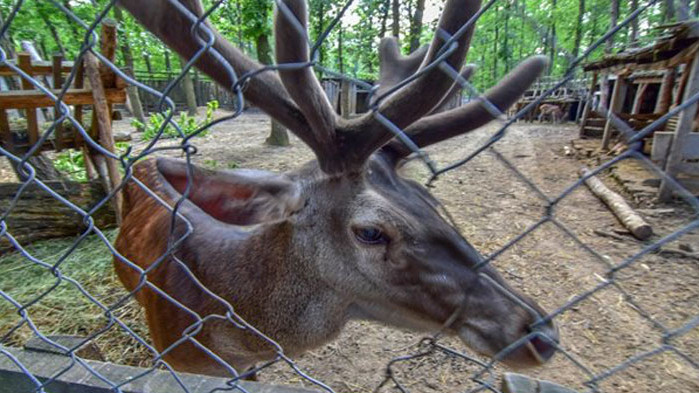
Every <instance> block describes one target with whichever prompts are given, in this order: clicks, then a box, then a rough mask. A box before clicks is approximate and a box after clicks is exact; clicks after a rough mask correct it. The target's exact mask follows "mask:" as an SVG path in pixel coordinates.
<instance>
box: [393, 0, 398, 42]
mask: <svg viewBox="0 0 699 393" xmlns="http://www.w3.org/2000/svg"><path fill="white" fill-rule="evenodd" d="M392 9H393V13H392V14H393V15H392V16H393V25H391V34H393V36H394V37H396V38H399V36H400V3H399V2H398V0H393V6H392Z"/></svg>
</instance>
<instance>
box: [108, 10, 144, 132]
mask: <svg viewBox="0 0 699 393" xmlns="http://www.w3.org/2000/svg"><path fill="white" fill-rule="evenodd" d="M112 9H113V10H114V18H115V19H116V21H117V23H119V24H120V25H122V27H123V24H124V15H123V14H122V12H121V8H119V7H114V8H112ZM117 31H121V32H122V34H121V37H119V44H120V49H121V54H122V56H123V57H124V65H125V66H126V69H125V70H124V71H125V72H126V74H127V75H128V76H130V77H132V78H133V77H134V73H133V71H134V64H133V52H132V51H131V45H129V40H128V37H126V35H125V34H124V32H123V29H118V30H117ZM126 94H127V95H128V97H129V103H130V104H131V114H132V115H133V117H135V118H136V120H137V121H138V122H139V123H141V124H144V125H145V124H146V115H145V113H144V111H143V104H141V96H139V95H138V88H137V87H136V86H134V85H131V84H129V85H128V86H127V87H126ZM139 131H143V127H140V128H139Z"/></svg>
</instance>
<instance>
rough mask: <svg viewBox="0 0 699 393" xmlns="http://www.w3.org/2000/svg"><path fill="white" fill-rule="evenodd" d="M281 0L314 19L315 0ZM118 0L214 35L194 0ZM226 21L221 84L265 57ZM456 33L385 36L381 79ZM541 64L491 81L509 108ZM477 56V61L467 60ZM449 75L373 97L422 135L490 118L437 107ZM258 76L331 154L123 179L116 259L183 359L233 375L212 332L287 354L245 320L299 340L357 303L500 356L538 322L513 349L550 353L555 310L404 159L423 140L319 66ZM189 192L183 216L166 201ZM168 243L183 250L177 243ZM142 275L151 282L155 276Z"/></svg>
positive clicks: (331, 330)
mask: <svg viewBox="0 0 699 393" xmlns="http://www.w3.org/2000/svg"><path fill="white" fill-rule="evenodd" d="M280 3H281V5H280V7H288V9H289V11H290V12H291V13H292V14H293V15H295V17H296V18H297V19H298V22H299V24H300V26H301V27H302V28H303V29H305V27H306V24H307V20H306V19H307V10H306V4H305V2H304V1H300V0H284V1H281V2H280ZM121 5H122V6H123V7H125V8H126V9H128V10H129V11H130V12H131V13H132V14H133V15H134V16H135V17H136V18H137V19H138V20H139V21H140V22H141V23H142V24H143V25H144V26H145V27H146V28H147V29H148V30H150V31H151V32H153V33H154V34H155V35H157V36H158V37H159V38H160V39H162V40H163V41H164V42H165V43H166V44H167V45H169V46H170V47H171V48H172V49H174V50H175V51H177V52H178V53H179V54H180V55H181V56H183V57H185V58H191V57H192V56H193V55H194V54H195V52H196V51H198V49H199V48H200V47H201V46H202V45H203V44H202V43H201V42H199V39H195V38H193V36H192V35H191V34H190V31H191V29H192V27H193V25H194V23H195V20H196V18H197V17H198V16H199V15H201V14H202V7H201V5H200V4H199V3H198V1H196V0H182V1H180V2H179V3H178V2H175V1H169V0H151V1H150V2H149V4H148V7H144V6H143V4H142V2H141V1H140V0H122V1H121ZM479 7H480V1H471V0H453V1H448V2H447V3H446V5H445V8H444V13H443V15H442V17H441V19H440V22H439V29H440V30H441V31H442V32H443V33H446V34H442V35H439V36H441V37H444V36H448V35H454V34H455V33H456V32H457V31H458V30H459V29H460V28H461V27H462V26H463V25H464V24H465V23H466V22H468V21H469V19H470V18H471V17H472V16H473V15H474V14H475V13H476V12H477V11H478V10H479ZM184 11H188V12H184ZM209 28H210V29H212V30H213V28H212V27H211V26H209ZM274 31H275V36H276V42H277V43H276V59H277V62H278V63H279V64H284V63H305V62H308V60H309V49H308V44H307V42H308V41H307V37H306V36H305V33H304V32H303V31H300V30H299V29H296V28H295V26H294V24H293V22H292V21H291V20H289V18H287V17H286V15H285V13H283V12H279V11H278V12H277V16H276V21H275V28H274ZM214 34H215V37H216V41H215V44H214V45H213V49H214V50H211V51H208V52H206V53H205V54H204V55H203V56H202V57H201V58H200V59H199V61H198V62H197V64H196V65H197V67H199V68H200V69H201V70H202V71H203V72H205V73H206V74H208V75H209V76H211V77H212V78H213V79H215V80H216V81H217V82H218V83H220V84H221V85H222V86H226V87H230V86H232V85H233V80H232V76H231V75H230V74H229V73H227V72H226V71H225V69H224V68H223V67H222V66H221V63H220V60H221V59H225V61H228V62H229V63H230V64H231V65H232V67H233V68H234V69H235V71H236V72H237V73H238V75H241V74H243V73H246V72H250V71H253V70H257V69H259V68H260V67H261V65H259V64H257V63H256V62H254V61H253V60H251V59H249V58H247V57H245V56H244V55H243V54H242V53H241V52H240V51H239V50H238V49H236V48H235V47H233V46H232V45H231V44H229V43H228V41H226V40H225V39H224V38H223V37H221V36H220V35H219V34H218V33H214ZM472 34H473V26H471V27H470V28H469V29H468V30H467V31H466V32H465V34H462V35H461V36H459V37H458V40H456V45H453V46H452V47H454V48H455V49H454V50H453V52H452V53H451V54H450V55H449V56H448V57H447V60H446V62H447V64H448V65H449V66H450V67H452V68H453V69H455V70H459V69H460V68H461V66H462V63H463V61H464V58H465V56H466V52H467V50H468V48H469V42H470V39H471V37H472ZM443 44H444V40H443V39H442V38H439V37H436V38H435V39H434V40H433V42H432V43H431V45H430V46H429V48H427V49H423V50H421V51H419V52H416V53H414V54H411V55H410V56H407V57H404V56H402V55H401V54H400V52H399V49H398V44H397V42H396V41H395V40H394V39H390V38H387V39H384V40H383V41H382V43H381V46H380V63H381V71H380V80H379V85H380V88H379V90H378V92H377V94H378V96H380V95H381V94H382V93H383V92H386V91H387V90H388V89H389V88H391V87H392V86H395V85H396V84H397V83H399V82H400V81H402V80H404V79H405V78H407V77H409V76H410V75H413V74H415V73H416V72H417V71H418V70H420V69H422V68H424V67H425V66H426V65H427V64H429V63H431V62H433V61H434V60H435V58H436V57H437V56H438V53H439V51H440V49H441V47H442V45H443ZM545 66H546V61H545V59H544V58H541V57H534V58H531V59H529V60H526V61H524V62H523V63H522V64H520V65H519V67H517V68H516V69H515V70H514V71H513V72H512V73H511V74H510V75H508V76H507V77H505V78H504V80H503V81H501V82H500V84H498V85H497V86H496V87H494V88H493V89H491V90H490V91H489V92H487V93H486V97H487V99H488V100H490V101H491V102H492V103H493V104H494V105H496V106H497V107H499V108H500V109H501V110H504V109H506V108H507V107H509V106H510V105H511V104H512V103H513V102H515V100H517V98H518V97H519V96H520V95H521V94H522V92H524V91H525V90H526V89H527V88H528V86H529V85H530V84H531V83H532V82H533V81H534V79H535V78H537V76H538V75H539V74H540V73H541V71H542V70H543V69H544V68H545ZM470 71H471V68H469V67H466V68H464V69H463V71H462V75H463V76H467V75H468V74H469V73H470ZM452 87H454V79H453V78H452V76H450V75H447V74H446V73H445V72H443V71H442V70H441V69H440V68H439V67H435V68H432V70H431V71H429V72H426V73H425V74H424V75H422V76H421V77H419V78H417V79H415V80H413V81H412V82H410V83H409V84H407V85H406V86H404V87H402V88H401V89H399V90H397V91H396V92H395V93H394V94H392V95H390V96H389V97H387V98H385V99H381V100H379V101H378V102H377V105H378V106H379V111H380V113H381V114H383V116H385V117H386V118H388V119H389V120H390V121H391V122H392V123H394V124H395V125H396V126H398V127H400V128H401V129H403V130H405V131H406V133H407V134H408V135H409V136H410V138H411V139H412V140H413V141H414V142H415V143H416V144H417V146H419V147H425V146H429V145H431V144H434V143H436V142H439V141H442V140H446V139H448V138H450V137H453V136H456V135H459V134H463V133H465V132H468V131H470V130H473V129H476V128H477V127H480V126H481V125H483V124H486V123H487V122H488V121H490V120H492V116H491V115H490V114H489V112H488V111H487V110H486V109H485V108H484V107H483V106H482V105H481V103H480V102H479V100H475V101H473V102H471V103H469V104H468V105H465V106H462V107H459V108H456V109H452V110H449V111H446V112H441V113H437V114H430V113H432V111H433V110H434V108H436V107H438V106H439V104H440V103H441V102H442V101H443V99H444V98H445V97H446V96H448V94H449V92H450V90H451V89H452ZM244 93H245V97H246V98H247V99H248V100H250V101H251V102H252V103H253V104H254V105H256V106H258V107H260V108H261V109H263V110H264V111H265V112H267V113H268V114H269V115H270V116H272V117H273V118H274V119H276V120H277V121H279V122H280V123H282V124H284V125H285V126H286V127H288V128H289V129H290V130H291V131H292V132H293V133H295V134H296V135H297V136H298V137H299V138H300V139H301V140H302V141H303V142H304V143H306V144H307V145H308V146H309V147H310V148H311V149H312V150H313V152H314V153H315V155H316V158H317V159H316V160H315V161H313V162H310V163H308V164H307V165H305V166H303V167H302V168H300V169H298V170H296V171H292V172H289V173H285V174H273V173H269V172H264V171H257V170H234V171H216V172H215V171H209V170H205V169H202V168H198V167H188V166H187V164H186V163H185V162H182V161H178V160H174V159H165V158H158V159H153V160H147V161H144V162H142V163H139V164H137V165H136V166H135V167H134V169H133V178H132V179H131V180H130V181H129V183H128V184H127V186H126V187H125V197H124V208H123V211H124V214H123V224H122V227H121V230H120V233H119V236H118V238H117V240H116V248H117V250H118V251H119V253H120V256H119V257H117V258H115V261H114V265H115V269H116V271H117V273H118V275H119V278H120V279H121V281H122V282H123V283H124V285H125V286H126V288H127V289H129V290H131V291H135V290H137V292H136V298H137V299H138V301H139V302H140V303H141V304H142V305H143V306H144V307H145V309H146V316H147V321H148V325H149V328H150V333H151V337H152V339H153V342H154V344H155V348H156V349H157V350H158V351H160V352H165V357H164V358H165V360H167V361H168V362H169V363H170V364H171V365H172V366H173V367H175V368H176V369H178V370H183V371H190V372H197V373H206V374H214V375H227V371H226V369H225V368H224V367H222V366H221V365H220V364H219V362H217V361H216V360H215V359H214V358H213V357H212V356H210V355H209V354H207V352H206V351H204V350H203V348H207V349H208V350H210V351H212V352H213V353H215V354H216V355H217V356H218V357H219V358H220V359H222V360H224V361H225V362H228V363H229V364H231V365H232V366H234V367H235V368H236V369H238V370H244V369H246V368H247V367H250V366H251V365H253V364H254V363H255V362H258V361H262V360H266V359H271V358H273V357H274V356H275V354H276V347H274V346H273V345H272V344H270V342H269V341H267V340H265V339H264V338H263V337H262V336H261V335H260V334H257V332H256V331H255V330H254V329H252V328H251V327H249V326H254V327H255V329H257V330H258V331H259V332H262V333H264V334H265V335H267V336H268V337H270V338H272V339H274V340H275V341H276V342H278V343H279V344H280V345H281V346H282V347H283V348H284V351H285V353H287V354H290V355H292V356H293V355H294V354H298V353H301V352H303V351H306V350H308V349H310V348H313V347H316V346H318V345H321V344H323V343H325V342H327V341H328V340H331V339H332V338H333V337H335V336H336V335H337V334H338V333H339V332H340V330H341V329H342V327H343V326H344V325H345V324H346V323H347V321H349V320H351V319H371V320H377V321H381V322H383V323H386V324H390V325H393V326H398V327H403V328H408V329H413V330H417V331H425V330H431V329H439V328H443V329H445V331H446V332H448V333H450V334H454V335H458V336H459V337H460V338H461V339H462V340H463V341H464V342H465V343H466V344H467V345H468V346H469V347H471V348H472V349H474V350H475V351H477V352H480V353H482V354H485V355H488V356H494V355H496V354H498V353H499V352H500V351H502V350H503V349H504V348H506V347H508V345H510V344H512V343H514V342H516V341H517V340H520V339H521V338H522V337H525V336H527V335H528V334H530V333H532V332H535V333H536V334H533V335H529V336H527V337H528V338H527V339H526V340H523V341H522V343H521V344H522V345H519V346H518V347H516V348H514V349H512V350H511V351H509V352H507V353H506V354H504V355H503V359H502V360H503V361H505V362H506V363H508V364H510V365H513V366H533V365H539V364H542V363H544V362H546V361H547V360H548V359H549V358H550V357H551V356H552V355H553V353H554V352H555V345H556V344H555V342H557V341H558V332H557V329H556V327H555V326H554V324H553V322H550V321H546V320H543V321H542V320H541V318H542V317H543V316H544V315H545V312H544V311H543V310H542V309H541V308H540V307H539V306H538V305H537V304H536V303H535V302H534V301H532V300H531V299H529V298H527V297H525V296H524V295H522V294H519V293H518V292H516V291H515V290H514V289H512V288H510V287H509V286H508V284H507V283H505V281H504V280H503V279H502V278H501V277H500V275H499V274H498V273H497V272H496V271H495V269H494V268H493V267H492V266H490V265H486V266H485V267H482V268H481V269H479V270H476V269H474V267H475V266H476V265H477V264H479V262H481V261H482V257H481V256H480V255H479V253H478V251H476V250H475V249H474V248H473V247H472V246H471V245H470V244H469V243H468V242H467V241H466V240H465V239H464V238H463V237H462V236H461V235H460V234H459V232H458V231H457V230H456V229H455V228H453V227H452V226H451V225H450V224H449V223H448V222H447V221H445V220H444V219H443V218H442V216H441V215H440V214H439V213H438V207H439V206H438V202H437V200H436V199H435V198H433V197H432V196H431V195H430V193H429V192H428V191H427V190H426V189H425V188H423V187H422V186H420V185H418V184H416V183H415V182H412V181H410V180H407V179H404V178H402V177H400V176H399V174H398V173H397V172H396V168H397V166H399V165H400V164H401V163H402V162H403V160H404V159H405V158H406V157H407V156H408V155H409V153H410V152H411V151H410V149H408V148H406V147H405V146H404V145H403V144H402V143H400V142H398V141H396V140H395V139H394V135H393V134H392V133H391V131H390V130H389V129H388V128H386V127H385V126H384V125H383V124H382V123H381V122H380V121H379V120H378V119H377V117H376V116H375V115H374V114H372V113H369V114H365V115H363V116H361V117H358V118H356V119H352V120H346V119H342V118H339V117H338V116H337V115H336V114H335V113H334V111H333V109H332V108H331V106H330V104H329V102H328V100H327V98H326V96H325V94H324V92H323V89H322V88H321V85H320V83H319V82H318V80H317V79H316V77H315V75H314V72H313V70H312V69H311V68H309V67H304V68H300V69H288V68H286V69H283V70H279V71H278V72H276V73H275V72H263V73H259V74H257V75H255V77H254V78H252V79H251V80H250V83H249V84H248V86H247V87H246V89H245V91H244ZM146 189H147V190H149V191H146ZM185 193H186V194H187V199H186V200H184V201H183V202H182V203H181V204H180V205H179V209H178V215H177V216H176V217H174V218H173V215H172V213H171V209H169V208H166V207H165V206H174V205H175V203H177V202H178V201H179V200H180V199H181V198H182V195H183V194H185ZM156 196H157V198H156ZM170 231H173V234H174V237H172V238H171V237H170V236H168V234H169V233H170ZM185 234H187V235H188V236H184V235H185ZM170 242H172V243H170ZM169 244H172V245H173V248H174V251H173V253H167V250H168V245H169ZM185 266H186V267H187V269H185ZM142 269H143V270H146V271H147V275H142ZM187 270H189V271H191V272H192V273H193V274H194V275H195V276H196V278H197V280H198V281H199V282H200V283H201V284H202V285H203V286H204V287H206V288H207V289H208V290H205V289H203V288H202V286H201V285H198V283H196V282H195V281H194V280H193V279H192V278H191V277H190V276H189V274H188V271H187ZM146 278H147V280H148V282H149V283H151V285H152V286H148V285H144V281H145V280H146ZM156 287H157V288H158V289H157V290H156ZM176 302H179V303H180V304H181V306H180V305H177V304H176ZM226 303H228V304H230V305H231V306H232V307H233V310H234V311H235V313H236V314H237V316H232V315H231V314H230V313H228V312H229V311H230V310H229V309H228V308H227V307H226V306H225V305H226ZM185 307H186V308H185ZM196 315H198V316H200V317H201V318H204V320H203V321H201V320H199V319H198V318H197V317H196ZM238 316H239V317H240V318H242V319H244V320H245V321H247V323H249V325H246V324H244V323H243V322H242V321H241V320H240V319H239V317H238ZM197 321H199V323H196V324H195V322H197ZM237 325H242V326H237ZM241 327H242V328H241ZM185 334H186V335H187V336H186V338H187V339H183V336H184V335H185Z"/></svg>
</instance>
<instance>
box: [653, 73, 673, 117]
mask: <svg viewBox="0 0 699 393" xmlns="http://www.w3.org/2000/svg"><path fill="white" fill-rule="evenodd" d="M675 75H676V73H675V68H674V67H672V68H668V69H667V70H666V71H665V75H664V76H663V83H662V84H661V85H660V91H659V92H658V101H656V102H655V110H654V111H653V112H655V113H660V114H665V113H667V111H668V110H669V109H670V104H671V103H672V89H673V88H674V87H675Z"/></svg>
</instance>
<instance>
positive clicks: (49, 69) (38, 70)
mask: <svg viewBox="0 0 699 393" xmlns="http://www.w3.org/2000/svg"><path fill="white" fill-rule="evenodd" d="M73 64H74V63H73V62H72V61H64V62H62V63H61V73H63V74H69V73H70V71H71V70H72V69H73ZM31 70H32V75H53V72H54V65H53V63H51V62H48V61H41V62H34V63H33V64H32V68H31ZM0 76H17V73H16V72H15V71H14V70H13V69H11V68H10V67H9V66H7V65H1V66H0Z"/></svg>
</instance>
